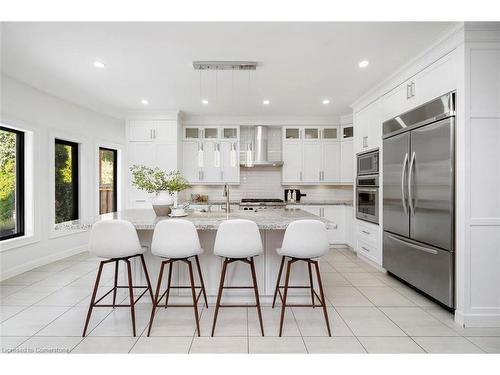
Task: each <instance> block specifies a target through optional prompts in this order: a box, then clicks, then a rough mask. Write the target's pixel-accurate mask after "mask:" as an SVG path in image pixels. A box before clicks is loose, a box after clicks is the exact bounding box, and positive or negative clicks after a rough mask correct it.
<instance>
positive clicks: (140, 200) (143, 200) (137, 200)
mask: <svg viewBox="0 0 500 375" xmlns="http://www.w3.org/2000/svg"><path fill="white" fill-rule="evenodd" d="M135 201H136V202H146V200H145V199H136V200H135Z"/></svg>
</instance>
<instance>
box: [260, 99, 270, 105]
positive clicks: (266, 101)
mask: <svg viewBox="0 0 500 375" xmlns="http://www.w3.org/2000/svg"><path fill="white" fill-rule="evenodd" d="M270 103H271V102H270V101H269V100H268V99H264V100H263V101H262V104H264V105H269V104H270Z"/></svg>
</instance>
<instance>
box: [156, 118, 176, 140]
mask: <svg viewBox="0 0 500 375" xmlns="http://www.w3.org/2000/svg"><path fill="white" fill-rule="evenodd" d="M153 135H154V140H155V141H156V142H162V143H177V137H178V134H177V121H155V127H154V132H153Z"/></svg>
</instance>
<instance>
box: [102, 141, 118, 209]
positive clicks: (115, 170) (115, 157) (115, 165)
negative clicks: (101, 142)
mask: <svg viewBox="0 0 500 375" xmlns="http://www.w3.org/2000/svg"><path fill="white" fill-rule="evenodd" d="M101 150H103V151H111V152H113V206H114V209H115V211H114V212H116V211H118V149H115V148H110V147H105V146H99V147H98V161H97V162H98V165H99V169H98V176H97V180H98V198H97V200H98V205H99V209H98V213H99V215H105V214H103V213H101V194H100V193H99V188H100V185H101ZM112 212H113V211H112Z"/></svg>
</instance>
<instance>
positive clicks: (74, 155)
mask: <svg viewBox="0 0 500 375" xmlns="http://www.w3.org/2000/svg"><path fill="white" fill-rule="evenodd" d="M57 144H61V145H65V146H70V147H71V172H72V178H71V184H72V188H73V208H74V212H73V214H74V215H73V216H76V218H72V219H71V220H69V221H73V220H79V219H80V170H79V169H80V160H79V159H80V144H79V143H78V142H73V141H67V140H65V139H61V138H58V137H55V138H54V158H53V160H52V162H53V163H54V223H55V224H56V225H57V224H61V223H64V222H65V221H61V222H57V219H56V217H57V215H56V210H55V202H56V200H55V197H56V195H55V194H56V189H57V186H56V184H55V177H56V176H55V173H57V171H56V170H55V148H56V145H57Z"/></svg>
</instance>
